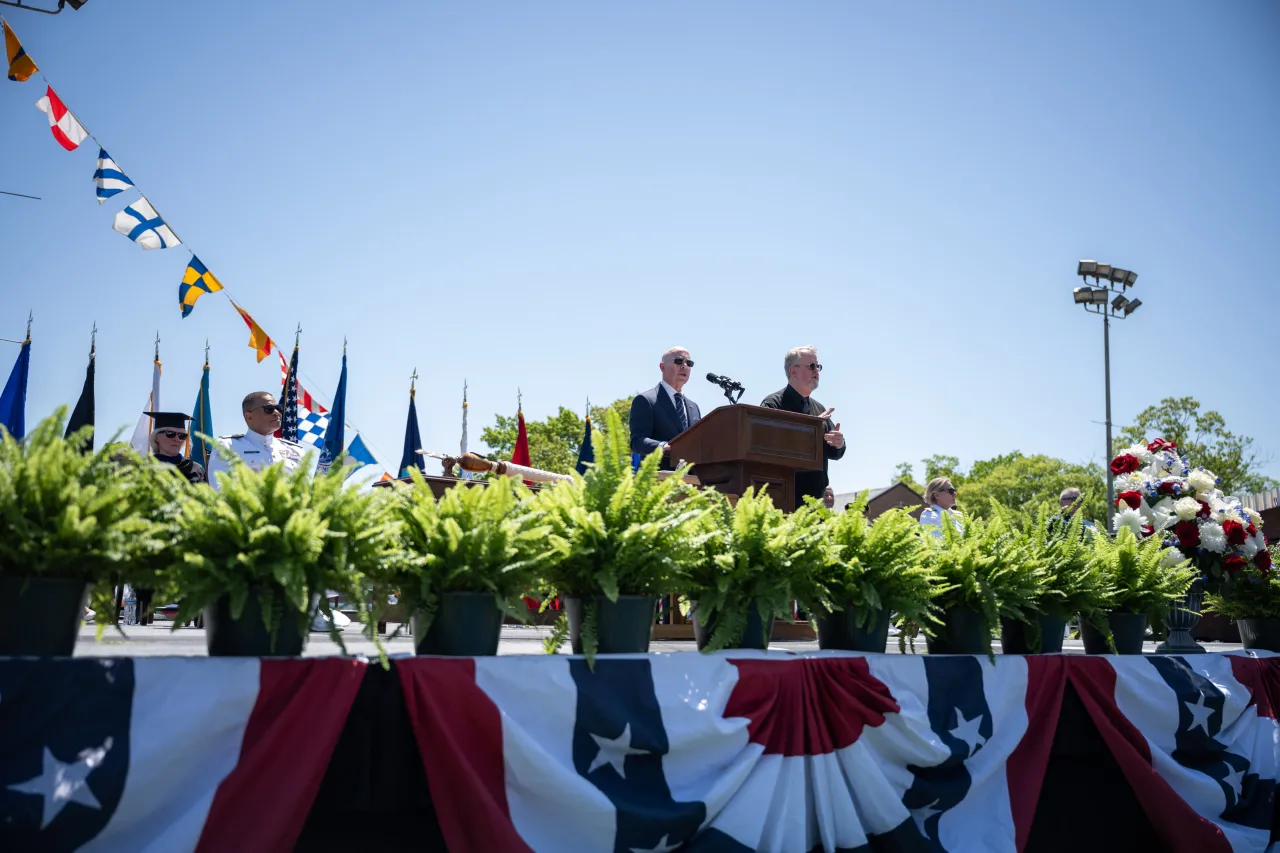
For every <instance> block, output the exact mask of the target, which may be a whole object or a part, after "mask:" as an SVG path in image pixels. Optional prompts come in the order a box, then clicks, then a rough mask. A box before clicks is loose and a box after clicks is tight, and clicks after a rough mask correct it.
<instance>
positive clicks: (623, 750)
mask: <svg viewBox="0 0 1280 853" xmlns="http://www.w3.org/2000/svg"><path fill="white" fill-rule="evenodd" d="M591 739H592V740H594V741H595V742H596V746H598V747H600V751H599V752H597V753H596V757H595V758H594V759H593V760H592V762H591V766H590V767H588V768H587V772H588V773H592V772H594V771H595V769H596V768H597V767H604V766H605V765H606V764H608V765H611V766H612V767H613V769H614V770H616V771H617V773H618V776H619V777H620V778H622V779H625V778H627V772H626V769H625V767H626V761H627V756H628V755H648V754H649V750H647V749H632V748H631V724H630V723H627V724H626V725H625V726H623V727H622V734H620V735H618V736H617V737H616V738H612V739H610V738H607V737H600V735H598V734H592V735H591Z"/></svg>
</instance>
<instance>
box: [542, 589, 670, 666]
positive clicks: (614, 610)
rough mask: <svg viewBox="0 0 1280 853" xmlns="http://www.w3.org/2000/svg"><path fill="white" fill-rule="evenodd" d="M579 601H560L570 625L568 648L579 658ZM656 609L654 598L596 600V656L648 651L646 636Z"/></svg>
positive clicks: (580, 643)
mask: <svg viewBox="0 0 1280 853" xmlns="http://www.w3.org/2000/svg"><path fill="white" fill-rule="evenodd" d="M582 601H583V600H582V599H581V598H567V597H565V598H561V599H560V603H561V604H563V605H564V615H565V618H566V619H567V620H568V622H569V645H570V646H572V648H573V653H574V654H575V655H580V654H582V615H583V614H582V610H583V607H582ZM657 606H658V597H657V596H656V595H620V596H618V600H617V601H610V600H609V599H607V598H605V597H604V596H603V595H597V596H596V597H595V610H596V653H597V654H602V655H622V654H643V653H645V652H647V651H649V635H650V634H651V633H652V632H653V617H654V613H655V611H656V609H657Z"/></svg>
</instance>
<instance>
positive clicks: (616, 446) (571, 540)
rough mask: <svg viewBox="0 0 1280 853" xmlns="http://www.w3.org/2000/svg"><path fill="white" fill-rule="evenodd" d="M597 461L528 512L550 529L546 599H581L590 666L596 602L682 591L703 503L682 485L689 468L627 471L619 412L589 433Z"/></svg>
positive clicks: (654, 464)
mask: <svg viewBox="0 0 1280 853" xmlns="http://www.w3.org/2000/svg"><path fill="white" fill-rule="evenodd" d="M592 442H593V448H594V450H595V458H596V462H595V464H594V465H593V466H591V467H590V468H588V469H587V473H586V475H585V476H582V477H576V476H575V477H574V479H573V480H572V481H571V482H560V483H557V484H556V485H554V486H552V487H551V488H549V489H544V490H542V491H541V492H539V493H538V494H537V495H536V496H535V497H534V499H533V502H532V508H533V510H534V511H536V512H537V513H539V515H540V519H539V524H540V525H545V526H546V527H547V531H548V532H547V535H546V536H545V537H544V538H542V539H541V545H542V550H541V553H540V554H539V556H538V559H539V560H540V561H541V565H542V577H543V587H544V592H546V594H547V595H559V596H563V597H575V598H581V599H582V600H583V613H584V619H583V628H582V644H583V652H584V653H585V654H586V656H587V657H588V659H589V660H593V661H594V659H595V654H596V648H597V643H596V635H595V630H594V628H595V605H594V600H595V596H596V595H603V596H605V597H606V598H607V599H608V600H610V601H617V599H618V596H619V595H653V596H658V595H665V594H668V593H671V592H673V591H675V590H679V589H681V588H682V587H683V586H684V585H685V580H686V578H687V573H688V571H689V568H690V567H691V566H692V565H693V563H694V562H695V561H696V560H697V559H698V555H699V549H698V546H699V540H698V539H697V538H696V536H695V535H694V534H695V531H694V523H695V522H696V521H697V519H698V518H699V517H700V516H701V515H702V514H703V513H704V512H705V511H706V505H705V501H704V500H703V498H702V497H701V496H700V495H699V494H698V492H697V491H696V490H695V489H694V488H693V487H692V486H691V485H689V484H687V483H685V482H684V475H685V473H686V472H687V470H688V469H687V468H681V469H679V470H677V471H675V472H672V473H671V474H670V476H665V477H660V476H659V471H658V467H659V465H660V464H661V461H662V459H661V454H660V453H657V452H654V453H652V454H650V455H649V456H648V457H646V458H645V460H644V461H643V462H642V463H641V464H640V467H639V469H638V470H635V471H633V470H632V468H631V448H630V447H629V446H628V445H627V443H626V440H625V432H624V430H623V429H622V422H621V420H620V419H619V417H618V414H617V412H615V411H609V412H607V413H606V414H605V427H604V429H603V430H596V431H595V432H594V433H593V434H592Z"/></svg>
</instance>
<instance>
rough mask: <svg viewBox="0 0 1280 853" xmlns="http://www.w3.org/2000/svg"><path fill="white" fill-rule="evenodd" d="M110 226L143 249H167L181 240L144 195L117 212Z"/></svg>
mask: <svg viewBox="0 0 1280 853" xmlns="http://www.w3.org/2000/svg"><path fill="white" fill-rule="evenodd" d="M111 227H112V228H114V229H115V230H116V231H119V232H120V233H121V234H123V235H124V236H126V237H128V238H129V239H130V240H132V241H133V242H135V243H137V244H138V245H139V246H141V247H142V248H144V249H169V248H172V247H173V246H176V245H178V244H179V243H181V242H182V241H181V240H179V239H178V235H177V234H174V233H173V231H172V229H170V228H169V226H168V225H166V224H165V223H164V220H163V219H161V218H160V214H158V213H156V209H155V208H154V207H152V206H151V202H149V201H147V199H146V196H143V197H142V198H140V199H138V200H137V201H135V202H134V203H133V204H131V205H129V206H128V207H126V208H125V209H124V210H122V211H120V212H119V213H117V214H116V218H115V222H114V223H112V225H111Z"/></svg>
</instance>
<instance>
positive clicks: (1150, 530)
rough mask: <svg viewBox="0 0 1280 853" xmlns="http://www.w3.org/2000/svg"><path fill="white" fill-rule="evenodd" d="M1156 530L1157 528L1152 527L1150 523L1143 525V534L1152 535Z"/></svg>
mask: <svg viewBox="0 0 1280 853" xmlns="http://www.w3.org/2000/svg"><path fill="white" fill-rule="evenodd" d="M1155 532H1156V529H1155V528H1154V527H1152V526H1151V525H1150V524H1144V525H1142V535H1143V536H1150V535H1151V534H1152V533H1155Z"/></svg>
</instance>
